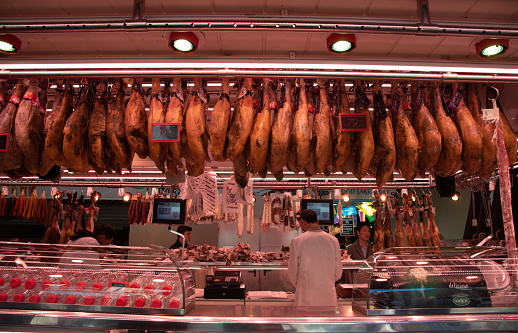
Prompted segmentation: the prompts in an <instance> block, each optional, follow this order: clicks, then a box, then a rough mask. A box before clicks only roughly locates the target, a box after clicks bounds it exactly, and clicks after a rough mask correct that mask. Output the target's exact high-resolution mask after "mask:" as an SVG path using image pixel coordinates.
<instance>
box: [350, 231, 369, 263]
mask: <svg viewBox="0 0 518 333" xmlns="http://www.w3.org/2000/svg"><path fill="white" fill-rule="evenodd" d="M370 237H371V229H370V227H369V225H368V224H367V223H365V222H358V225H357V226H356V242H354V243H352V244H351V245H349V246H348V247H347V254H348V255H349V257H351V259H352V260H365V259H367V258H368V257H370V256H371V255H372V245H371V243H370Z"/></svg>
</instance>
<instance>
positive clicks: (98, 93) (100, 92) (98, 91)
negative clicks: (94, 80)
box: [95, 81, 106, 99]
mask: <svg viewBox="0 0 518 333" xmlns="http://www.w3.org/2000/svg"><path fill="white" fill-rule="evenodd" d="M105 93H106V82H105V81H101V82H100V83H99V84H98V85H97V86H96V87H95V99H101V98H104V94H105Z"/></svg>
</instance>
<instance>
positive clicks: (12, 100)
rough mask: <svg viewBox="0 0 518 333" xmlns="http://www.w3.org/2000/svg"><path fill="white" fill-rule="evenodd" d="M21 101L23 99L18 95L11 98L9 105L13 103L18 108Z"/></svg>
mask: <svg viewBox="0 0 518 333" xmlns="http://www.w3.org/2000/svg"><path fill="white" fill-rule="evenodd" d="M20 101H21V99H20V97H18V96H17V95H11V98H10V99H9V103H13V104H14V105H16V106H18V105H20Z"/></svg>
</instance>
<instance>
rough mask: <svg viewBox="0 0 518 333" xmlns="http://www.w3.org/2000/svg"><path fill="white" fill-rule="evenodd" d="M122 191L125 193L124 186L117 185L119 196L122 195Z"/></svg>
mask: <svg viewBox="0 0 518 333" xmlns="http://www.w3.org/2000/svg"><path fill="white" fill-rule="evenodd" d="M124 193H126V189H125V188H124V187H119V192H118V195H119V197H122V196H124Z"/></svg>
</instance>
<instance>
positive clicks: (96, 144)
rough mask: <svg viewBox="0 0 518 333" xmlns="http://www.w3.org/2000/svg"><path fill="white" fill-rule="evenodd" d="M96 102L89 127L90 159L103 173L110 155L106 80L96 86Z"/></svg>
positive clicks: (96, 169)
mask: <svg viewBox="0 0 518 333" xmlns="http://www.w3.org/2000/svg"><path fill="white" fill-rule="evenodd" d="M95 90H96V91H95V102H94V107H93V109H92V115H91V117H90V127H89V128H88V141H89V143H90V160H91V162H92V167H93V169H94V170H95V171H96V172H97V173H98V174H102V173H103V172H104V170H105V169H106V167H107V165H106V162H107V161H108V156H107V154H106V146H107V143H106V117H107V113H108V109H107V105H106V90H107V87H106V81H105V80H101V82H99V83H98V84H97V86H96V87H95Z"/></svg>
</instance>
